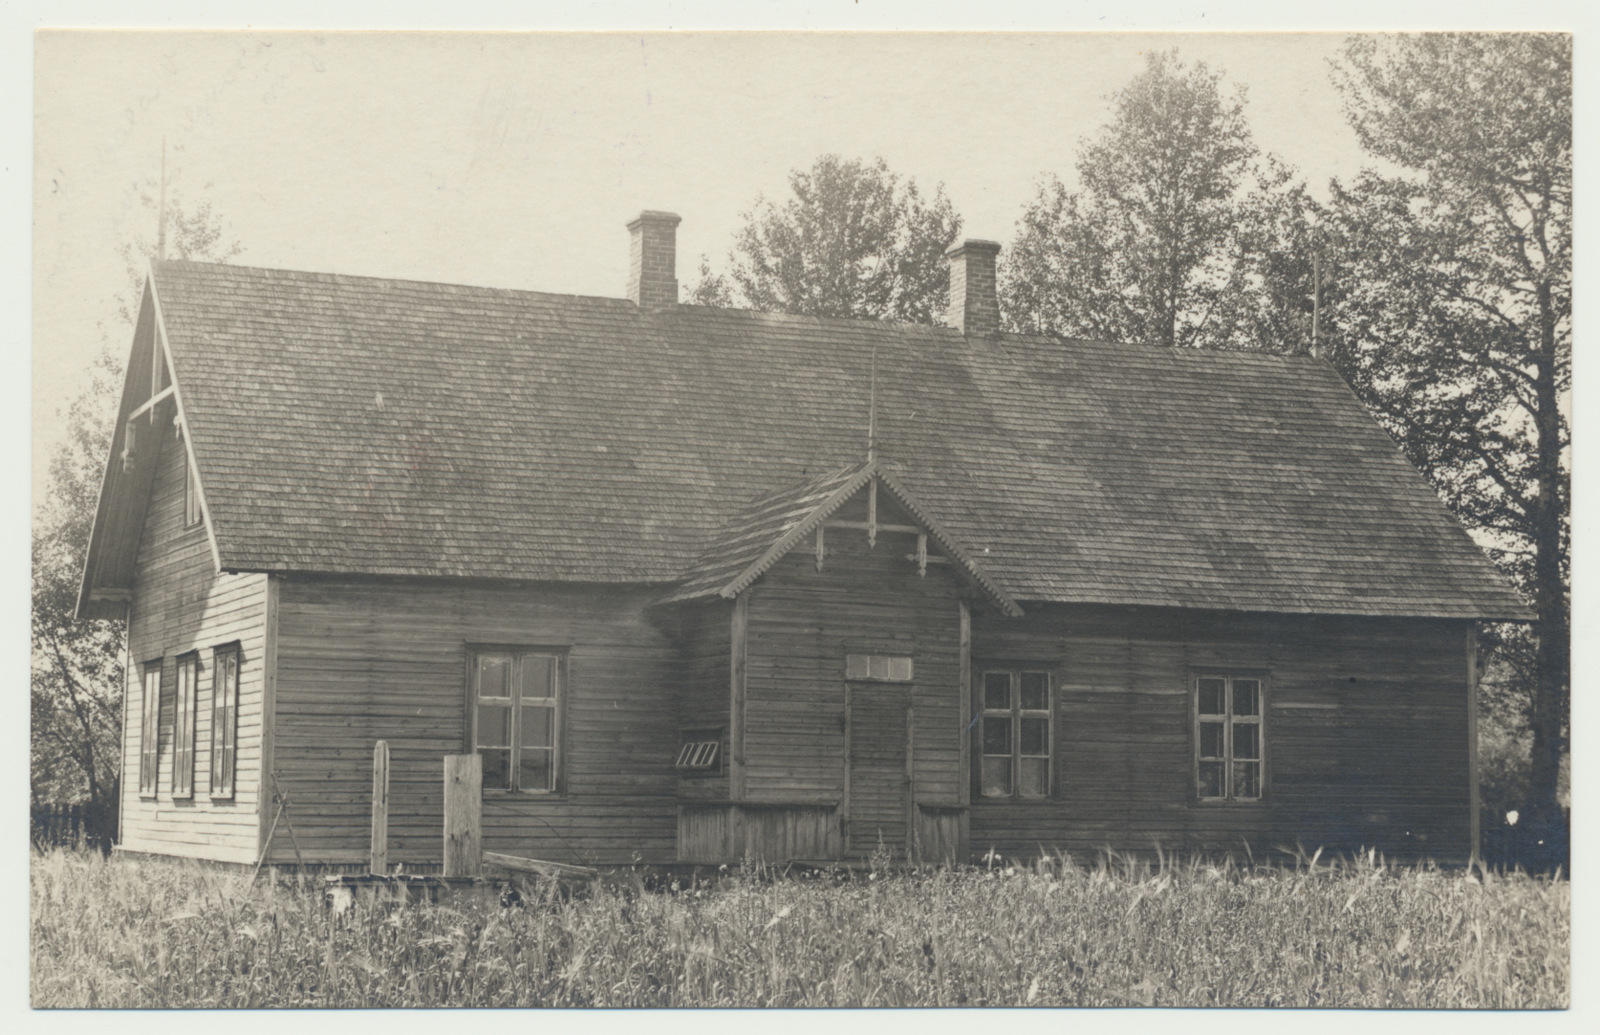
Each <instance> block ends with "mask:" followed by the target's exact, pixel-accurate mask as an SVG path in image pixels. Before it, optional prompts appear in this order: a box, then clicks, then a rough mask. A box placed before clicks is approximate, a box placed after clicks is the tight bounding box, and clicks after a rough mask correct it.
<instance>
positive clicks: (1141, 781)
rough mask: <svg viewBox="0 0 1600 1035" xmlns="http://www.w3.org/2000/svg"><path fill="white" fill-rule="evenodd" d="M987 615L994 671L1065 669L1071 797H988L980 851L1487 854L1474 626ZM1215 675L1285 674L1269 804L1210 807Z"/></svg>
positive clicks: (979, 802)
mask: <svg viewBox="0 0 1600 1035" xmlns="http://www.w3.org/2000/svg"><path fill="white" fill-rule="evenodd" d="M1025 606H1026V607H1027V610H1028V615H1027V616H1026V617H1025V618H1023V619H1021V620H1015V621H1013V620H996V619H993V618H985V617H983V616H978V615H975V616H974V619H973V648H972V649H973V657H974V663H973V669H974V673H973V678H974V680H975V681H976V680H978V679H981V678H982V677H981V672H982V668H983V664H984V662H985V661H991V662H996V663H1005V662H1007V661H1010V660H1019V661H1027V662H1034V663H1038V662H1045V663H1047V664H1048V666H1049V667H1050V668H1051V670H1052V672H1053V681H1054V685H1055V688H1056V699H1055V722H1056V730H1055V740H1056V745H1057V752H1056V757H1055V785H1056V789H1055V794H1054V796H1053V797H1052V799H1050V800H1048V801H1038V802H1016V803H1012V802H996V801H993V800H985V799H982V798H980V797H978V796H976V795H974V797H973V800H972V809H971V817H970V821H971V848H972V852H973V853H974V854H981V853H983V852H985V851H987V850H989V849H990V848H994V849H997V850H999V851H1000V852H1002V853H1009V854H1019V855H1034V854H1037V853H1038V852H1039V850H1040V849H1041V847H1042V848H1044V849H1046V850H1052V849H1061V850H1068V851H1082V852H1092V851H1095V850H1097V849H1100V848H1102V847H1111V848H1116V849H1119V850H1148V849H1152V848H1153V847H1154V846H1156V845H1158V844H1159V845H1160V846H1162V847H1163V848H1165V849H1182V850H1207V851H1235V850H1242V848H1243V846H1244V844H1245V843H1246V842H1248V843H1249V844H1250V845H1251V847H1252V850H1253V851H1255V852H1256V854H1257V856H1258V857H1259V856H1260V855H1261V854H1263V853H1264V852H1265V853H1271V852H1272V850H1273V849H1275V848H1278V847H1280V846H1286V847H1290V848H1292V847H1293V846H1294V845H1296V844H1300V845H1304V846H1305V847H1306V848H1307V850H1310V849H1312V848H1314V847H1315V846H1318V845H1326V846H1329V847H1335V848H1340V849H1345V850H1353V849H1356V848H1359V847H1362V846H1369V847H1376V848H1378V849H1379V850H1380V851H1384V852H1387V853H1390V854H1393V855H1400V856H1418V855H1428V856H1433V857H1435V858H1462V857H1465V856H1466V855H1467V854H1468V852H1469V850H1470V849H1469V846H1470V838H1471V828H1470V821H1471V815H1470V811H1471V810H1470V783H1471V779H1470V776H1469V773H1470V762H1469V757H1468V744H1469V736H1468V725H1467V722H1468V699H1469V691H1468V669H1467V657H1466V653H1465V651H1464V649H1463V644H1464V643H1465V639H1466V635H1465V634H1466V623H1463V622H1459V621H1438V620H1421V619H1360V618H1332V617H1314V616H1305V617H1299V616H1262V615H1241V614H1229V613H1221V612H1218V613H1210V612H1193V611H1190V612H1183V611H1162V610H1155V609H1116V608H1086V607H1067V606H1060V605H1057V606H1050V605H1032V606H1028V605H1025ZM1197 668H1216V669H1261V670H1265V671H1266V673H1267V701H1268V706H1267V711H1266V716H1265V723H1266V733H1265V738H1266V753H1267V773H1268V783H1267V789H1266V795H1265V798H1264V800H1262V801H1261V802H1252V803H1230V804H1213V803H1200V802H1197V801H1196V800H1195V798H1194V793H1193V781H1192V775H1191V773H1192V769H1191V765H1192V750H1193V749H1192V746H1191V732H1190V731H1191V718H1190V712H1189V689H1188V685H1189V684H1188V680H1189V676H1190V673H1191V672H1192V671H1193V670H1195V669H1197Z"/></svg>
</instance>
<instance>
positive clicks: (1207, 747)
mask: <svg viewBox="0 0 1600 1035" xmlns="http://www.w3.org/2000/svg"><path fill="white" fill-rule="evenodd" d="M1194 700H1195V739H1194V752H1195V794H1196V796H1197V797H1199V798H1200V799H1201V800H1202V801H1254V800H1258V799H1259V798H1260V797H1261V787H1262V777H1263V774H1262V770H1261V765H1262V759H1263V758H1264V755H1263V747H1264V745H1263V743H1262V736H1261V734H1262V729H1261V713H1262V711H1263V708H1262V683H1261V679H1260V678H1259V677H1257V676H1221V675H1202V676H1196V677H1195V681H1194Z"/></svg>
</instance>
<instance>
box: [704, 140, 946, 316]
mask: <svg viewBox="0 0 1600 1035" xmlns="http://www.w3.org/2000/svg"><path fill="white" fill-rule="evenodd" d="M789 187H790V189H791V190H792V191H793V195H794V196H793V197H791V198H790V199H789V200H788V201H787V202H785V203H784V204H783V205H782V206H779V205H776V204H774V203H773V202H771V201H766V200H765V199H761V198H757V200H756V205H755V207H754V208H753V209H752V210H751V211H749V212H746V213H745V214H744V217H743V218H744V225H743V226H742V227H741V228H740V229H739V231H738V232H737V233H736V234H735V236H734V247H733V251H732V252H731V253H730V254H729V256H728V262H729V271H728V273H727V274H726V275H725V276H719V275H715V274H713V273H712V272H711V269H710V263H709V261H707V260H706V259H705V258H704V257H702V259H701V265H700V283H699V284H698V285H697V286H696V287H695V288H694V289H693V290H692V291H691V292H690V293H689V301H691V302H693V303H696V304H699V305H721V306H726V305H733V304H738V303H741V302H742V303H743V304H744V305H746V306H748V307H749V308H752V309H760V310H763V311H767V312H784V313H810V314H813V315H817V316H848V317H860V318H868V319H889V320H905V321H908V322H913V323H934V322H936V321H937V320H938V319H939V318H940V317H942V316H943V315H944V312H945V308H946V306H947V303H948V298H949V281H948V275H947V272H946V270H945V261H944V253H945V250H946V249H947V248H948V247H949V246H950V244H951V243H952V242H953V241H954V240H955V238H956V235H957V234H959V233H960V232H961V217H960V216H958V215H956V213H955V210H954V208H952V207H951V204H950V201H949V199H948V198H946V197H945V195H944V188H943V186H939V187H937V188H935V190H934V194H933V197H932V198H931V199H928V200H927V201H924V200H923V197H922V194H921V192H920V191H919V190H918V189H917V185H916V181H914V180H910V179H907V180H905V181H904V182H902V181H901V180H900V178H899V177H898V176H896V175H895V174H894V173H892V172H890V171H889V167H888V166H887V165H886V164H885V163H884V161H883V159H881V158H879V159H875V160H874V161H873V162H872V163H870V164H868V163H865V162H862V161H860V160H859V159H850V160H848V161H846V160H844V159H841V158H840V157H839V156H838V155H831V154H829V155H823V156H822V157H820V158H818V159H817V160H816V162H815V163H814V164H813V165H812V166H811V168H810V169H809V170H807V171H801V170H798V169H796V170H794V171H792V172H791V173H790V174H789Z"/></svg>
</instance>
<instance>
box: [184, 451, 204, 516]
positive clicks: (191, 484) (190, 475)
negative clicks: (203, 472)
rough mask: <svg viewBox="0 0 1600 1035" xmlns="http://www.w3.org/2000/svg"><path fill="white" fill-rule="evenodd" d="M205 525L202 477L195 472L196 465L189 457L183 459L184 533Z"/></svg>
mask: <svg viewBox="0 0 1600 1035" xmlns="http://www.w3.org/2000/svg"><path fill="white" fill-rule="evenodd" d="M204 523H205V514H204V512H203V511H202V510H201V509H200V475H199V474H198V473H197V472H196V471H195V469H194V464H193V463H191V462H190V460H189V458H188V457H187V456H185V457H184V459H183V528H184V531H189V530H191V529H195V528H199V527H200V526H201V525H202V524H204Z"/></svg>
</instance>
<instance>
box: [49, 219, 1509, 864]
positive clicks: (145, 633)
mask: <svg viewBox="0 0 1600 1035" xmlns="http://www.w3.org/2000/svg"><path fill="white" fill-rule="evenodd" d="M676 224H677V217H675V216H671V215H668V214H665V213H652V212H646V213H644V214H642V215H641V216H640V217H639V218H638V219H637V220H635V221H634V222H633V223H632V224H630V230H631V232H632V234H633V264H632V273H631V279H630V283H629V290H628V298H627V299H607V298H588V297H575V296H564V295H551V294H540V293H535V292H526V291H507V290H493V289H486V288H472V287H458V286H451V285H443V284H431V283H414V282H404V281H396V280H380V279H372V278H362V277H349V276H333V275H324V274H312V273H298V272H288V271H282V270H267V269H252V268H247V267H240V266H223V265H208V264H198V263H188V262H157V263H155V264H154V265H153V267H152V269H151V273H150V277H149V280H148V283H147V284H146V287H145V292H144V301H143V307H142V310H141V312H140V316H139V320H138V324H137V329H136V334H135V338H134V343H133V350H132V357H131V360H130V362H129V364H128V376H127V384H126V388H125V389H124V393H123V398H122V410H121V418H120V420H119V423H118V429H117V432H116V436H115V441H114V443H113V446H112V455H111V457H110V461H109V464H108V467H107V471H106V476H105V483H104V488H103V490H102V493H101V498H100V503H99V510H98V513H97V515H96V519H95V525H94V533H93V539H92V542H91V545H90V551H89V559H88V564H87V569H86V572H85V575H84V581H83V591H82V597H81V602H80V610H81V611H82V613H84V614H91V615H121V614H126V616H127V618H128V652H129V653H128V680H127V697H126V707H125V716H126V722H125V730H124V736H123V759H124V763H123V764H124V768H125V772H124V777H123V782H122V786H123V788H124V792H123V793H124V800H123V802H122V810H121V816H122V819H121V835H120V836H121V844H122V846H123V847H124V848H126V849H128V850H135V851H140V852H155V853H166V854H172V855H185V856H195V857H202V858H209V859H218V860H231V861H236V862H253V861H255V860H256V859H257V858H258V856H259V855H260V854H261V853H262V852H263V850H264V849H265V850H266V851H267V857H268V859H269V861H272V862H278V863H286V862H293V861H294V860H295V859H296V857H297V854H298V857H299V858H300V859H302V860H303V861H306V862H318V863H330V864H340V863H357V862H360V861H361V860H363V859H365V857H366V852H367V848H368V842H367V839H368V825H367V815H368V808H369V794H370V788H371V777H370V772H371V769H370V766H371V757H372V750H373V744H374V742H375V741H377V740H380V739H381V740H385V741H387V742H388V744H389V745H390V750H391V763H390V764H391V774H392V776H391V779H392V786H391V791H390V821H389V830H390V843H389V856H390V859H391V860H394V861H398V862H402V863H407V864H412V865H418V866H425V865H427V864H430V863H435V862H437V861H438V860H439V858H440V854H441V808H442V779H441V759H442V757H443V756H445V755H447V754H456V753H462V752H470V751H476V752H478V753H480V754H481V755H482V756H483V760H484V773H485V789H484V792H483V799H484V800H483V813H484V844H485V847H486V848H488V849H490V850H494V851H502V852H507V853H511V854H519V855H529V856H535V857H539V858H545V859H552V860H566V861H571V862H578V863H591V864H614V863H628V862H633V861H644V862H668V861H687V862H707V863H715V862H722V861H737V860H740V859H742V858H747V857H758V858H762V859H765V860H767V861H779V860H784V859H801V860H831V859H841V858H853V857H861V856H863V855H866V854H868V853H871V852H873V851H876V850H879V849H880V848H881V849H882V850H886V851H889V852H892V853H894V854H895V855H897V856H906V855H911V856H914V857H917V858H924V859H927V858H954V859H969V858H974V857H977V856H979V855H982V854H985V853H987V852H989V851H991V850H998V851H999V852H1001V853H1007V854H1017V855H1031V854H1033V853H1036V852H1038V851H1039V850H1041V849H1046V850H1053V849H1061V850H1067V851H1092V850H1095V849H1098V848H1101V847H1106V846H1109V847H1113V848H1118V849H1133V850H1144V849H1149V848H1151V847H1153V846H1155V845H1158V844H1159V845H1160V846H1162V847H1163V848H1165V849H1170V850H1177V851H1183V850H1207V851H1229V850H1237V849H1240V848H1241V847H1242V846H1243V845H1244V844H1245V843H1248V844H1250V845H1251V846H1253V847H1254V848H1255V849H1256V850H1257V851H1260V850H1270V849H1271V848H1273V847H1276V846H1280V845H1293V844H1296V843H1298V844H1302V845H1305V846H1307V847H1310V846H1314V845H1326V846H1329V847H1333V848H1340V849H1354V848H1358V847H1362V846H1372V847H1376V848H1378V849H1380V850H1382V851H1385V852H1390V853H1396V854H1402V855H1432V856H1437V857H1447V858H1461V857H1464V856H1466V855H1467V854H1468V853H1469V852H1470V851H1471V849H1472V847H1473V845H1474V844H1475V838H1476V826H1475V824H1476V814H1477V810H1476V807H1475V805H1476V801H1475V798H1476V774H1475V749H1474V744H1475V728H1474V713H1473V683H1474V658H1473V647H1472V644H1473V631H1474V627H1475V623H1476V622H1478V621H1480V620H1485V619H1512V620H1515V619H1525V618H1527V617H1528V612H1527V610H1526V608H1525V606H1524V604H1523V603H1522V601H1521V600H1520V599H1519V598H1518V597H1517V596H1516V595H1515V594H1514V593H1513V592H1512V591H1511V590H1510V589H1508V588H1507V586H1506V585H1505V584H1504V582H1503V581H1502V580H1501V578H1500V577H1499V576H1498V574H1497V573H1496V571H1495V570H1494V568H1493V567H1492V566H1491V565H1490V564H1489V562H1488V560H1487V559H1486V558H1485V557H1484V555H1483V554H1482V552H1481V551H1480V550H1479V549H1478V547H1477V546H1475V545H1474V544H1473V542H1472V541H1471V540H1470V539H1469V538H1468V536H1467V535H1466V533H1465V532H1464V531H1463V530H1462V528H1461V527H1460V526H1459V525H1458V524H1457V523H1456V522H1455V521H1454V520H1453V519H1452V517H1451V516H1450V515H1449V514H1448V513H1447V512H1446V510H1445V509H1444V507H1443V506H1441V504H1440V502H1439V500H1438V498H1437V497H1436V495H1435V494H1434V492H1433V490H1432V489H1431V488H1430V487H1429V485H1428V484H1427V483H1426V482H1425V481H1424V480H1423V479H1422V478H1421V477H1420V476H1419V475H1418V474H1417V473H1416V472H1415V471H1414V470H1413V469H1411V468H1410V467H1409V466H1408V465H1407V463H1406V462H1405V460H1404V459H1403V458H1402V457H1401V456H1400V454H1399V453H1398V452H1397V451H1396V449H1395V448H1394V446H1393V444H1392V443H1391V442H1390V440H1389V439H1388V438H1387V437H1386V436H1385V434H1384V433H1383V431H1382V430H1381V429H1380V428H1379V427H1378V425H1377V424H1376V423H1375V422H1374V421H1373V420H1372V418H1371V417H1370V416H1369V415H1368V414H1367V413H1366V412H1365V411H1364V410H1363V408H1362V407H1361V405H1360V404H1359V402H1358V401H1357V400H1356V398H1355V397H1354V395H1352V393H1351V392H1350V391H1349V389H1348V388H1347V386H1346V385H1345V384H1344V383H1343V382H1342V381H1341V379H1340V378H1339V376H1338V375H1337V374H1336V373H1335V372H1334V370H1333V369H1332V368H1331V367H1330V366H1329V365H1328V364H1327V363H1326V361H1324V360H1321V359H1317V358H1312V357H1307V356H1283V355H1267V354H1259V353H1243V352H1213V351H1199V350H1182V349H1170V348H1166V347H1160V346H1149V345H1138V344H1109V343H1104V342H1092V341H1077V340H1061V339H1056V338H1049V337H1037V336H1028V335H1019V334H1010V333H1001V332H999V331H998V329H997V327H998V322H999V321H998V309H997V304H996V300H995V291H994V268H995V259H996V252H997V251H998V246H996V245H992V244H988V243H986V242H973V241H969V242H966V243H964V244H963V245H961V246H959V247H957V248H955V249H953V250H952V252H951V265H952V277H951V286H952V290H951V295H952V298H951V308H950V314H949V321H948V322H949V323H950V324H951V326H948V327H923V326H906V325H900V324H890V323H876V322H870V321H852V320H842V319H824V318H816V317H802V316H785V315H773V314H765V313H755V312H748V311H741V310H718V309H707V308H702V307H696V306H688V305H679V304H677V301H676V300H677V282H676V280H675V274H674V248H675V245H674V234H675V227H676ZM275 792H276V793H278V794H280V795H281V796H283V797H285V798H287V800H288V802H289V805H288V810H287V813H286V826H285V827H283V828H281V829H280V830H279V831H278V832H277V833H276V834H274V835H273V836H271V837H270V839H269V833H270V832H271V828H272V824H273V822H274V819H275V816H276V809H275V807H274V793H275Z"/></svg>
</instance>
